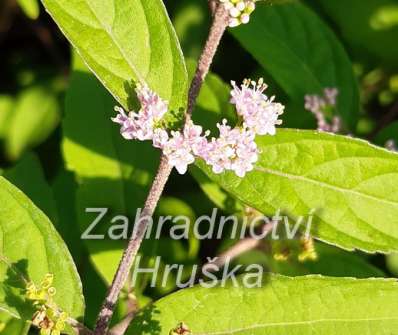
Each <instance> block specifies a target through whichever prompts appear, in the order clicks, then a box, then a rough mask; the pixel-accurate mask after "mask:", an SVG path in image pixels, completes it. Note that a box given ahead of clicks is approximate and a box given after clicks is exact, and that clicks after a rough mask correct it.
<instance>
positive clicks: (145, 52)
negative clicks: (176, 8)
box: [42, 0, 188, 112]
mask: <svg viewBox="0 0 398 335" xmlns="http://www.w3.org/2000/svg"><path fill="white" fill-rule="evenodd" d="M42 2H43V4H44V5H45V7H46V9H47V11H48V12H49V13H50V15H51V16H52V17H53V19H54V20H55V21H56V23H57V24H58V25H59V27H60V29H61V30H62V32H63V33H64V34H65V36H66V37H67V38H68V40H69V41H70V42H71V44H72V45H73V46H74V47H75V48H76V49H77V51H78V53H79V54H80V56H81V57H82V58H83V59H84V61H85V62H86V63H87V65H88V67H89V68H90V69H91V70H92V71H93V72H94V73H95V75H96V76H97V77H98V78H99V80H100V81H101V82H102V83H103V85H104V86H105V87H106V88H107V89H108V90H109V91H110V92H111V93H112V95H113V96H114V97H115V98H116V99H117V100H118V101H119V102H120V103H121V104H122V105H123V106H124V107H127V106H128V105H130V102H131V100H130V99H131V95H132V93H133V92H132V83H131V81H134V82H145V83H147V84H148V86H149V87H150V88H151V89H152V90H154V91H155V92H157V93H158V94H159V95H160V96H161V97H162V98H163V99H165V100H168V101H169V102H170V108H171V110H173V111H175V112H176V111H178V110H179V109H180V108H185V107H186V103H187V89H188V83H187V72H186V69H185V64H184V59H183V55H182V52H181V49H180V46H179V43H178V40H177V37H176V34H175V31H174V28H173V26H172V25H171V22H170V20H169V18H168V15H167V12H166V9H165V7H164V4H163V2H162V1H161V0H151V1H147V0H111V1H94V0H83V1H81V0H42Z"/></svg>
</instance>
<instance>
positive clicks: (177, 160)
mask: <svg viewBox="0 0 398 335" xmlns="http://www.w3.org/2000/svg"><path fill="white" fill-rule="evenodd" d="M171 134H172V137H171V138H170V139H169V140H168V141H167V143H166V144H165V145H164V146H163V153H164V154H165V155H166V156H167V159H168V162H169V164H170V165H171V166H174V167H175V168H176V169H177V171H178V173H179V174H184V173H185V172H187V168H188V165H189V164H192V163H193V162H194V161H195V157H194V155H193V153H192V148H191V146H190V145H189V143H188V141H186V139H185V138H184V136H183V135H182V134H181V133H180V132H178V131H173V132H172V133H171Z"/></svg>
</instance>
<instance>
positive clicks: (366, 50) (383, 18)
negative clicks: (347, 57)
mask: <svg viewBox="0 0 398 335" xmlns="http://www.w3.org/2000/svg"><path fill="white" fill-rule="evenodd" d="M307 2H308V3H310V4H312V5H313V6H314V7H316V8H319V9H321V12H323V13H324V14H325V15H326V16H327V19H328V20H330V21H332V23H333V25H334V26H335V27H336V28H337V29H338V30H339V33H340V34H341V35H342V38H343V39H344V41H345V42H346V44H347V45H348V46H349V48H350V49H351V51H352V53H354V54H355V57H357V58H359V59H361V60H371V61H372V62H373V64H374V65H375V66H380V65H381V63H382V64H383V65H387V66H389V67H391V66H393V67H394V68H397V67H398V62H397V59H398V45H397V43H396V41H397V38H398V19H397V17H398V14H397V13H398V4H397V1H396V0H367V1H362V0H350V1H345V0H334V1H329V0H307ZM347 17H349V18H350V19H349V20H347Z"/></svg>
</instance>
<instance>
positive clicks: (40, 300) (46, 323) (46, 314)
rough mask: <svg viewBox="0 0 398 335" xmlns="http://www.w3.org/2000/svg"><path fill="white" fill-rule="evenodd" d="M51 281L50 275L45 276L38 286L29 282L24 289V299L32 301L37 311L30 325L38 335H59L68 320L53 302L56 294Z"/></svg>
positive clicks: (51, 276) (52, 277) (52, 278)
mask: <svg viewBox="0 0 398 335" xmlns="http://www.w3.org/2000/svg"><path fill="white" fill-rule="evenodd" d="M53 280H54V276H53V275H52V274H46V275H45V277H44V279H43V281H42V282H41V284H40V286H36V285H35V284H34V283H33V282H30V283H28V284H27V287H26V298H27V299H28V300H32V301H33V305H34V306H35V307H36V309H37V311H36V312H35V314H34V315H33V318H32V324H33V325H34V326H36V327H37V328H39V329H40V335H60V334H61V332H62V331H63V330H64V329H65V323H66V320H67V319H68V315H67V314H66V313H65V312H62V311H60V310H59V308H58V306H57V305H56V304H55V302H54V300H53V297H54V296H55V294H56V290H55V288H54V287H53V286H52V283H53Z"/></svg>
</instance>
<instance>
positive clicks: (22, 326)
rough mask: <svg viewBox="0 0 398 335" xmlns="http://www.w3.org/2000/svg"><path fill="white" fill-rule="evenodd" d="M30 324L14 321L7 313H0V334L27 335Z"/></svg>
mask: <svg viewBox="0 0 398 335" xmlns="http://www.w3.org/2000/svg"><path fill="white" fill-rule="evenodd" d="M29 328H30V323H29V322H26V321H22V320H18V319H14V318H13V317H11V316H10V315H9V314H7V313H4V312H3V313H2V312H0V332H2V334H6V335H27V334H28V332H29Z"/></svg>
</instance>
